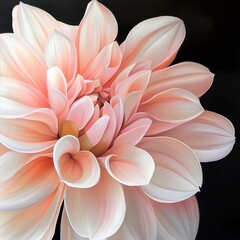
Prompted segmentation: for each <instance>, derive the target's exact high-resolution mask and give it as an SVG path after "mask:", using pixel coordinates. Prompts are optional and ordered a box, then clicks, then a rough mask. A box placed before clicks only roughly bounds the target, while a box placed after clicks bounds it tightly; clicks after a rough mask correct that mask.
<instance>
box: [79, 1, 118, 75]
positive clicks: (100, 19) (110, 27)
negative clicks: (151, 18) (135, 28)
mask: <svg viewBox="0 0 240 240" xmlns="http://www.w3.org/2000/svg"><path fill="white" fill-rule="evenodd" d="M116 36H117V22H116V19H115V17H114V16H113V14H112V13H111V12H110V11H109V10H108V9H107V8H106V7H105V6H104V5H102V4H101V3H99V2H98V1H91V2H90V3H89V4H88V6H87V10H86V12H85V15H84V17H83V19H82V21H81V23H80V25H79V29H78V33H77V36H76V48H77V52H78V63H79V66H78V67H79V68H78V72H79V73H83V72H84V71H85V70H86V68H87V66H89V64H90V63H91V62H92V61H93V60H94V59H95V57H96V56H97V55H98V53H99V52H100V51H101V49H103V48H104V46H106V45H107V44H110V43H112V42H113V41H114V40H115V38H116ZM89 45H90V46H91V47H90V48H89Z"/></svg>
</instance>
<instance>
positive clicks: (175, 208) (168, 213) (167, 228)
mask: <svg viewBox="0 0 240 240" xmlns="http://www.w3.org/2000/svg"><path fill="white" fill-rule="evenodd" d="M152 206H153V209H154V212H155V214H156V219H157V228H158V233H157V238H156V239H162V240H175V239H179V240H186V239H188V240H192V239H195V238H196V235H197V231H198V225H199V209H198V204H197V199H196V197H195V196H193V197H191V198H188V199H187V200H184V201H181V202H178V203H171V204H168V203H157V202H154V201H152Z"/></svg>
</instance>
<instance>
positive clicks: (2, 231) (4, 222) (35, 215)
mask: <svg viewBox="0 0 240 240" xmlns="http://www.w3.org/2000/svg"><path fill="white" fill-rule="evenodd" d="M63 190H64V188H63V185H59V187H58V188H57V189H56V190H55V191H54V192H53V193H51V194H50V195H49V196H48V197H46V198H45V199H43V200H42V201H40V202H38V203H36V204H34V205H32V206H29V207H27V208H22V209H19V210H11V211H0V215H1V218H0V239H19V240H24V239H42V240H43V239H44V240H47V239H49V240H50V239H51V238H52V237H53V233H54V230H55V226H56V222H57V216H58V214H59V211H60V207H61V204H62V200H63ZM51 228H52V229H51ZM46 234H47V236H49V238H43V237H44V236H46Z"/></svg>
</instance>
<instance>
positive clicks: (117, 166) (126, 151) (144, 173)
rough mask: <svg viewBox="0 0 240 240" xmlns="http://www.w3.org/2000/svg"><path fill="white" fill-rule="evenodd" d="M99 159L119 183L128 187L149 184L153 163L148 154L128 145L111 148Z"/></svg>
mask: <svg viewBox="0 0 240 240" xmlns="http://www.w3.org/2000/svg"><path fill="white" fill-rule="evenodd" d="M104 155H105V157H101V158H99V160H100V161H101V162H103V164H104V165H105V168H106V169H107V171H108V172H109V174H110V175H111V176H112V177H113V178H115V179H116V180H117V181H119V182H120V183H123V184H125V185H128V186H140V185H146V184H149V182H150V180H151V178H152V175H153V172H154V168H155V165H154V161H153V159H152V157H151V156H150V154H148V153H147V152H146V151H144V150H142V149H140V148H137V147H135V146H133V145H130V144H121V145H116V146H113V147H112V148H111V149H109V150H108V151H107V152H106V153H105V154H104Z"/></svg>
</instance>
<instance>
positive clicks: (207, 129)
mask: <svg viewBox="0 0 240 240" xmlns="http://www.w3.org/2000/svg"><path fill="white" fill-rule="evenodd" d="M164 135H167V136H170V137H173V138H176V139H179V140H180V141H182V142H184V143H186V144H187V145H188V146H189V147H191V148H192V149H193V151H194V152H195V154H196V155H197V156H198V158H199V160H200V161H201V162H211V161H216V160H219V159H222V158H224V157H225V156H226V155H227V154H228V153H229V152H230V151H231V150H232V148H233V146H234V143H235V136H234V135H235V131H234V127H233V125H232V123H231V122H230V121H229V120H228V119H227V118H225V117H223V116H221V115H219V114H217V113H214V112H209V111H204V112H203V113H202V114H201V115H200V116H199V117H197V118H196V119H193V120H192V121H190V122H188V123H185V124H183V125H180V126H178V127H176V128H174V129H172V130H169V131H167V132H165V133H164Z"/></svg>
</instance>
